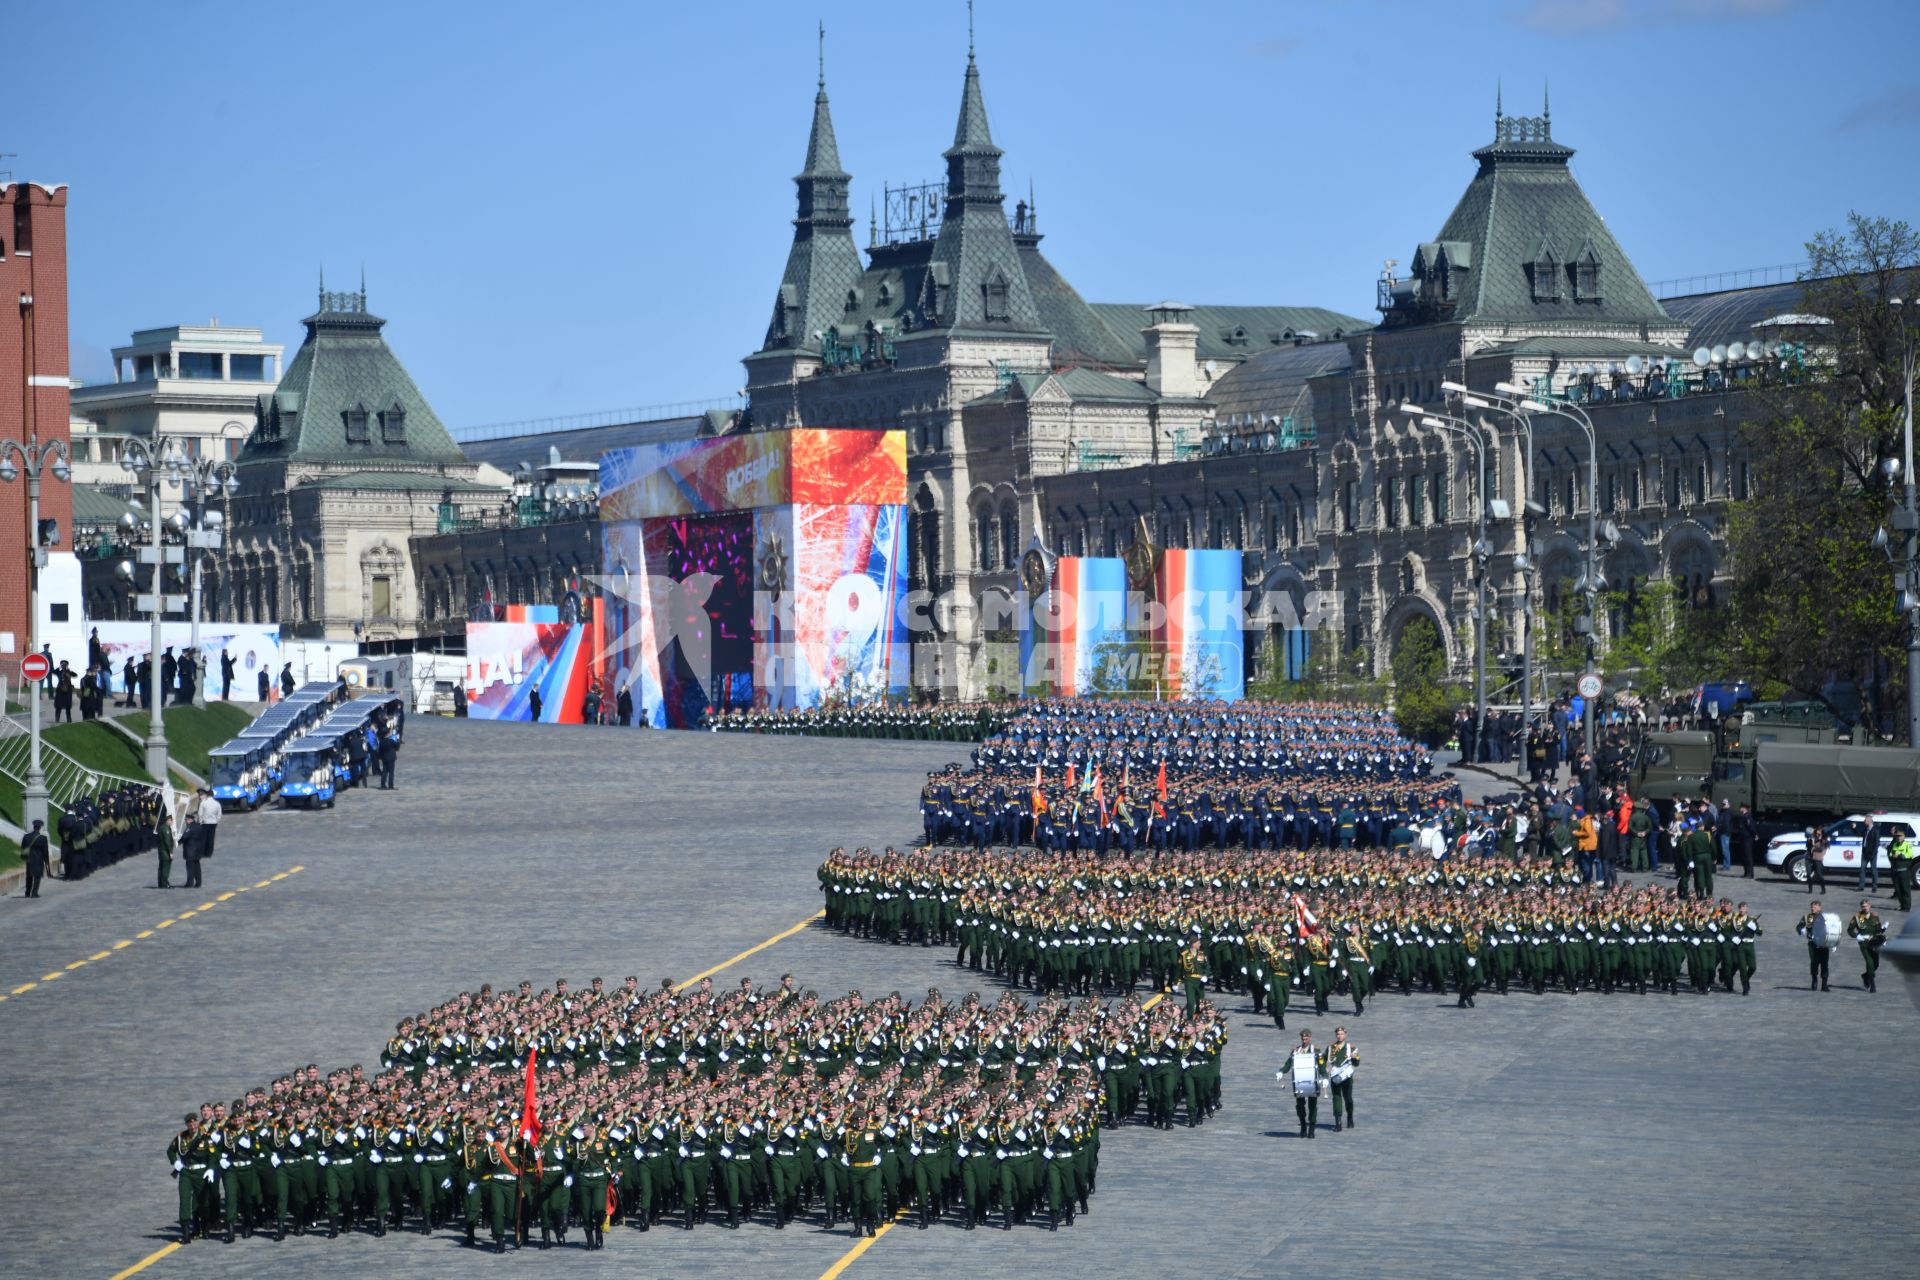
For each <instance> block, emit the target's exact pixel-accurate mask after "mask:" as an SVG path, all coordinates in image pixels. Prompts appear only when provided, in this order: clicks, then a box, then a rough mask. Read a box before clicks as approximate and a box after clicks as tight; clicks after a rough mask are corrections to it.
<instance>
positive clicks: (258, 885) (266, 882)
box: [253, 880, 273, 889]
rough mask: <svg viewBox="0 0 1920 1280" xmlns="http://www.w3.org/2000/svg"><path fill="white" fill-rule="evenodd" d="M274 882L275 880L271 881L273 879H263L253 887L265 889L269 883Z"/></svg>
mask: <svg viewBox="0 0 1920 1280" xmlns="http://www.w3.org/2000/svg"><path fill="white" fill-rule="evenodd" d="M272 883H273V881H271V880H262V881H260V882H259V883H258V884H256V885H254V886H253V887H254V888H256V889H264V888H266V887H267V886H268V885H270V884H272Z"/></svg>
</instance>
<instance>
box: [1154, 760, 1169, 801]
mask: <svg viewBox="0 0 1920 1280" xmlns="http://www.w3.org/2000/svg"><path fill="white" fill-rule="evenodd" d="M1153 789H1154V790H1155V791H1157V792H1159V793H1160V799H1161V800H1162V801H1165V800H1166V798H1167V762H1166V761H1165V760H1162V761H1161V762H1160V776H1159V777H1158V778H1155V779H1154V781H1153Z"/></svg>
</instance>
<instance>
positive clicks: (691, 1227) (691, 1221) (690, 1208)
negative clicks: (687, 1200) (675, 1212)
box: [687, 1205, 694, 1231]
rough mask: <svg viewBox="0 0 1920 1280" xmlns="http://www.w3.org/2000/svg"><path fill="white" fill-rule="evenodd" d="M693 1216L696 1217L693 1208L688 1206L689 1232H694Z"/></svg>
mask: <svg viewBox="0 0 1920 1280" xmlns="http://www.w3.org/2000/svg"><path fill="white" fill-rule="evenodd" d="M693 1216H694V1209H693V1206H692V1205H688V1206H687V1230H689V1231H691V1230H693Z"/></svg>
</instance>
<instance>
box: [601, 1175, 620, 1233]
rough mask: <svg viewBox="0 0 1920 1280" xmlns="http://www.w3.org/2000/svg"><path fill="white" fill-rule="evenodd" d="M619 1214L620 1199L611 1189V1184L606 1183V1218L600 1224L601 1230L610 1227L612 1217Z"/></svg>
mask: <svg viewBox="0 0 1920 1280" xmlns="http://www.w3.org/2000/svg"><path fill="white" fill-rule="evenodd" d="M619 1212H620V1197H619V1195H618V1194H617V1193H615V1191H614V1189H613V1183H612V1182H608V1183H607V1216H606V1219H605V1221H603V1222H601V1224H600V1227H601V1229H602V1230H605V1229H606V1228H608V1227H610V1226H612V1225H613V1215H614V1214H616V1213H619Z"/></svg>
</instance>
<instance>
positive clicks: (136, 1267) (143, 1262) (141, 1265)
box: [107, 1243, 180, 1280]
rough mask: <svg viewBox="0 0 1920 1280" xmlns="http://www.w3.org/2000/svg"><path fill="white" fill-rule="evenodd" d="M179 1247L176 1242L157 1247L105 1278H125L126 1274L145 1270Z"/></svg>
mask: <svg viewBox="0 0 1920 1280" xmlns="http://www.w3.org/2000/svg"><path fill="white" fill-rule="evenodd" d="M179 1249H180V1246H179V1245H178V1244H177V1243H176V1244H170V1245H165V1246H163V1247H161V1248H159V1249H155V1250H154V1251H153V1252H152V1253H150V1254H148V1255H147V1256H146V1257H144V1258H142V1259H140V1261H138V1262H136V1263H134V1264H133V1265H132V1266H130V1267H128V1268H127V1269H126V1270H125V1271H116V1272H114V1273H113V1274H112V1275H111V1276H109V1277H107V1280H127V1277H128V1276H132V1275H138V1274H140V1273H141V1272H142V1271H145V1270H146V1269H147V1268H148V1267H150V1266H152V1265H153V1264H154V1263H156V1262H158V1261H160V1259H162V1258H164V1257H166V1256H167V1255H168V1254H170V1253H177V1252H179Z"/></svg>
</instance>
